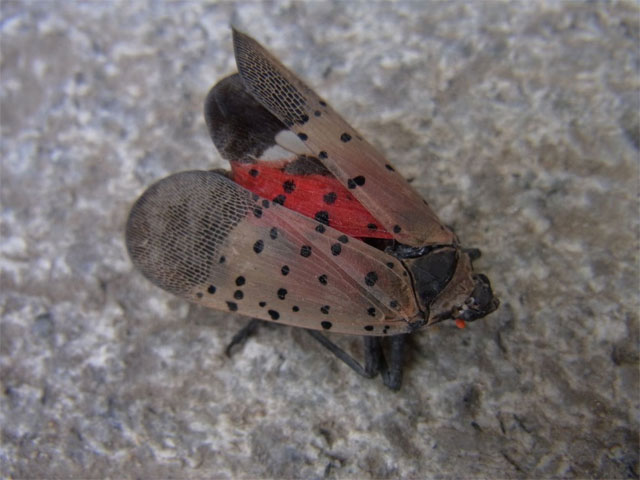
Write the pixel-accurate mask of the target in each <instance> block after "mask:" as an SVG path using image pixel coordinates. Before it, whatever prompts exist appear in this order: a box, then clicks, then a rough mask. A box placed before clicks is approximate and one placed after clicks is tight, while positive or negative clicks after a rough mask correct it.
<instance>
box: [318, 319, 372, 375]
mask: <svg viewBox="0 0 640 480" xmlns="http://www.w3.org/2000/svg"><path fill="white" fill-rule="evenodd" d="M307 332H309V335H311V336H312V337H313V338H315V339H316V340H317V341H318V342H320V343H321V344H322V346H324V347H325V348H326V349H327V350H329V351H330V352H331V353H333V354H334V355H335V356H336V357H338V358H339V359H340V360H342V361H343V362H344V363H346V364H347V365H348V366H349V367H350V368H351V369H352V370H353V371H354V372H356V373H357V374H358V375H362V376H363V377H365V378H373V377H375V376H376V375H377V374H378V367H377V364H375V363H374V362H373V361H372V360H371V359H369V358H368V357H367V350H366V349H365V366H364V367H363V366H362V365H360V364H359V363H358V362H357V361H356V360H355V359H354V358H353V357H352V356H351V355H349V354H348V353H347V352H345V351H344V350H342V349H341V348H340V347H338V346H337V345H336V344H335V343H333V342H332V341H331V340H329V339H328V338H327V337H325V336H324V335H323V334H321V333H320V332H317V331H315V330H307ZM365 338H366V337H365ZM365 345H366V343H365ZM378 345H379V344H378ZM379 350H380V352H381V349H379ZM374 368H375V370H374Z"/></svg>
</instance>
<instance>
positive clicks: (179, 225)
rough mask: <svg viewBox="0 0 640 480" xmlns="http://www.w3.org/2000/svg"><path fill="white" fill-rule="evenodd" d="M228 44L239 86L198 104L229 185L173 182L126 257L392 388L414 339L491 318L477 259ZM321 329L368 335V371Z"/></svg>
mask: <svg viewBox="0 0 640 480" xmlns="http://www.w3.org/2000/svg"><path fill="white" fill-rule="evenodd" d="M233 42H234V51H235V57H236V63H237V66H238V72H239V73H236V74H234V75H231V76H229V77H227V78H225V79H223V80H221V81H220V82H219V83H217V84H216V85H215V86H214V87H213V88H212V89H211V91H210V92H209V94H208V96H207V99H206V102H205V119H206V123H207V126H208V129H209V133H210V136H211V138H212V139H213V141H214V143H215V145H216V147H217V149H218V151H219V152H220V154H221V155H222V156H223V157H224V158H226V159H227V160H229V161H230V163H231V172H224V171H187V172H182V173H177V174H174V175H171V176H169V177H167V178H164V179H162V180H160V181H158V182H157V183H155V184H154V185H152V186H151V187H150V188H149V189H147V191H145V192H144V193H143V195H142V196H141V197H140V198H139V199H138V200H137V202H136V203H135V205H134V206H133V208H132V209H131V212H130V214H129V219H128V223H127V228H126V243H127V248H128V251H129V254H130V256H131V259H132V261H133V263H134V264H135V266H136V267H137V268H138V269H139V270H140V271H141V272H142V273H143V274H144V275H145V276H146V277H147V278H148V279H149V280H151V281H152V282H153V283H154V284H156V285H157V286H159V287H161V288H163V289H165V290H167V291H169V292H171V293H173V294H176V295H178V296H179V297H181V298H184V299H186V300H189V301H191V302H194V303H196V304H199V305H203V306H205V307H209V308H214V309H218V310H225V311H230V312H237V313H239V314H242V315H245V316H248V317H252V318H254V319H260V320H267V321H273V322H279V323H284V324H287V325H292V326H296V327H303V328H306V329H309V331H310V333H311V334H312V335H313V336H314V337H315V338H316V339H317V340H318V341H320V342H321V343H322V344H323V345H324V346H326V347H327V348H329V350H331V351H332V352H333V353H335V354H336V355H337V356H338V357H339V358H341V359H342V360H344V361H345V362H346V363H347V364H348V365H349V366H350V367H351V368H353V369H354V370H356V371H357V372H358V373H360V374H361V375H364V376H367V377H373V376H375V375H377V374H378V373H381V374H382V377H383V380H384V382H385V384H386V385H387V386H389V387H390V388H392V389H398V388H400V384H401V379H402V355H403V350H404V348H403V346H404V341H405V339H406V336H407V334H410V333H413V332H415V331H416V330H418V329H420V328H421V327H423V326H428V325H433V324H435V323H437V322H440V321H443V320H449V319H451V320H455V321H456V322H457V323H458V324H460V325H462V324H463V323H464V322H468V321H473V320H476V319H478V318H481V317H484V316H486V315H487V314H489V313H491V312H492V311H494V310H495V309H496V308H497V307H498V304H499V302H498V300H497V298H496V297H495V296H494V295H493V292H492V289H491V284H490V282H489V280H488V279H487V277H486V276H484V275H482V274H476V273H474V272H473V268H472V260H474V259H475V257H476V256H477V255H479V251H477V250H475V249H471V250H466V249H463V248H462V247H461V246H460V244H459V241H458V238H457V236H456V235H455V234H454V232H453V231H452V230H451V229H450V228H448V227H447V226H445V225H444V224H443V223H442V222H441V221H440V220H439V219H438V217H437V216H436V214H435V213H434V212H433V210H432V209H431V208H430V207H429V205H428V204H427V202H426V201H424V200H423V199H422V198H421V197H420V196H419V195H418V194H417V192H415V191H414V189H413V188H412V187H411V186H410V185H409V183H407V182H406V180H405V179H404V178H403V177H402V176H401V175H400V174H399V173H398V172H397V171H396V169H395V168H394V167H393V166H392V165H391V164H390V163H389V162H388V161H387V160H386V159H385V158H384V157H383V156H382V155H381V154H380V153H378V152H377V151H376V150H375V149H374V148H373V147H372V146H371V145H370V144H369V143H367V142H366V140H364V139H363V138H362V137H361V136H360V134H359V133H358V132H357V131H356V130H354V129H353V128H352V127H351V126H350V125H349V124H347V123H346V122H345V121H344V120H343V119H342V118H341V117H340V116H339V115H338V114H337V113H336V112H335V111H334V110H333V109H332V108H331V107H330V106H329V105H328V104H327V102H325V101H324V100H323V99H322V98H320V97H319V96H318V95H317V94H316V93H315V92H313V90H311V89H310V88H309V87H308V86H307V85H306V84H305V83H303V82H302V81H301V80H300V79H299V78H297V77H296V76H295V75H294V74H293V73H292V72H290V71H289V70H288V69H287V68H286V67H284V66H283V65H282V64H281V63H280V62H279V61H278V60H277V59H276V58H275V57H274V56H273V55H272V54H270V53H269V52H268V51H267V50H266V49H265V48H264V47H262V46H261V45H260V44H259V43H258V42H256V41H255V40H254V39H252V38H251V37H249V36H248V35H246V34H244V33H241V32H239V31H237V30H234V31H233ZM322 331H330V332H338V333H344V334H351V335H362V336H363V337H364V345H365V362H364V363H365V364H364V366H362V365H361V364H360V363H358V362H356V361H355V360H354V359H353V358H351V357H350V356H349V355H347V354H346V353H345V352H344V351H342V350H341V349H340V348H338V347H337V346H336V345H335V344H334V343H333V342H331V341H329V340H328V339H327V338H326V337H325V336H324V335H322V334H321V333H320V332H322ZM245 333H246V332H245ZM241 337H242V335H240V337H238V338H241ZM384 337H388V338H389V340H388V342H389V345H388V346H387V353H386V355H385V351H384V348H383V344H382V342H381V338H384Z"/></svg>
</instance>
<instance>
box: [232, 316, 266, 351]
mask: <svg viewBox="0 0 640 480" xmlns="http://www.w3.org/2000/svg"><path fill="white" fill-rule="evenodd" d="M260 322H262V320H259V319H257V318H252V319H251V320H250V321H249V323H247V324H246V325H245V326H244V327H242V328H241V329H240V330H238V332H237V333H236V334H235V335H234V336H233V338H232V339H231V341H230V342H229V345H227V348H225V350H224V353H225V354H226V355H227V357H230V356H231V353H232V352H231V350H232V349H233V347H235V346H237V345H243V344H244V342H246V341H247V339H248V338H249V337H250V336H252V335H253V334H254V333H256V331H257V330H258V325H260Z"/></svg>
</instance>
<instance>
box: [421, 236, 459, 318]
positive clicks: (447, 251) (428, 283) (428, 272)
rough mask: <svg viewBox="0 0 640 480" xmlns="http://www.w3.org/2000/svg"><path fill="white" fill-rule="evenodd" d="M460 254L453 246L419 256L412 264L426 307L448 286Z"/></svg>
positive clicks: (422, 300) (422, 301)
mask: <svg viewBox="0 0 640 480" xmlns="http://www.w3.org/2000/svg"><path fill="white" fill-rule="evenodd" d="M457 264H458V256H457V253H456V250H455V249H453V248H443V249H440V250H435V251H433V252H430V253H428V254H426V255H424V256H423V257H420V258H417V259H416V260H415V261H414V262H413V263H412V264H411V272H412V273H413V278H414V280H415V288H416V292H417V294H418V299H419V300H420V302H421V303H422V305H423V306H424V307H426V308H428V307H429V305H430V304H431V302H433V300H434V299H435V298H436V297H437V296H438V295H439V294H440V292H442V290H443V289H444V288H445V287H446V286H447V284H448V283H449V281H450V280H451V277H452V276H453V273H454V272H455V269H456V265H457Z"/></svg>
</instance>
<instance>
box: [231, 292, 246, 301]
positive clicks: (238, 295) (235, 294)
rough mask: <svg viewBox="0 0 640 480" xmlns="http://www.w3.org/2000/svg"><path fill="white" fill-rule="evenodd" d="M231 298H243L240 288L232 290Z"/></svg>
mask: <svg viewBox="0 0 640 480" xmlns="http://www.w3.org/2000/svg"><path fill="white" fill-rule="evenodd" d="M233 298H235V299H236V300H242V299H243V298H244V293H242V290H236V291H235V292H233Z"/></svg>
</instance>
